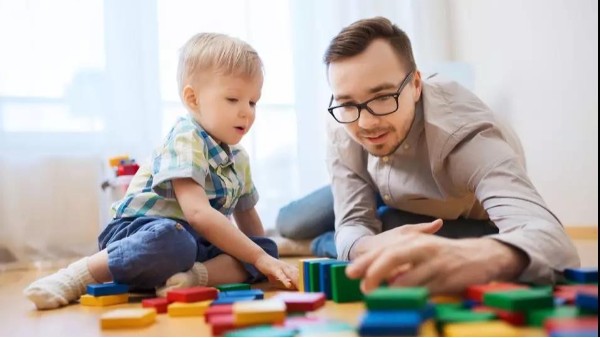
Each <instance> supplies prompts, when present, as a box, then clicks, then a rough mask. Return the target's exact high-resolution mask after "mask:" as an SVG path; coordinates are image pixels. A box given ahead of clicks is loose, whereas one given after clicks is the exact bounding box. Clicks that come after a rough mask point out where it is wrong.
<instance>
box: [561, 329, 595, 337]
mask: <svg viewBox="0 0 600 338" xmlns="http://www.w3.org/2000/svg"><path fill="white" fill-rule="evenodd" d="M550 337H598V329H587V330H578V331H560V330H559V331H552V332H550Z"/></svg>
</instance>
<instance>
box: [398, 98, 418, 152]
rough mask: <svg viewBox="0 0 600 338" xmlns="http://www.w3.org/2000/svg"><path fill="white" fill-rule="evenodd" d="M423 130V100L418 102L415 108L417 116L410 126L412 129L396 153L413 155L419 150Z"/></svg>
mask: <svg viewBox="0 0 600 338" xmlns="http://www.w3.org/2000/svg"><path fill="white" fill-rule="evenodd" d="M423 129H424V123H423V100H422V99H421V100H419V101H417V104H416V106H415V116H414V118H413V121H412V124H411V125H410V129H409V130H408V134H407V135H406V137H405V138H404V140H403V141H402V143H400V146H399V147H398V149H396V151H395V153H402V154H408V153H413V152H414V151H415V150H416V148H417V142H418V141H419V137H420V136H421V133H422V132H423Z"/></svg>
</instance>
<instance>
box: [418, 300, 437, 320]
mask: <svg viewBox="0 0 600 338" xmlns="http://www.w3.org/2000/svg"><path fill="white" fill-rule="evenodd" d="M420 313H421V319H422V320H423V321H426V320H427V319H431V318H433V317H435V304H433V303H427V305H425V307H424V308H423V309H422V310H420Z"/></svg>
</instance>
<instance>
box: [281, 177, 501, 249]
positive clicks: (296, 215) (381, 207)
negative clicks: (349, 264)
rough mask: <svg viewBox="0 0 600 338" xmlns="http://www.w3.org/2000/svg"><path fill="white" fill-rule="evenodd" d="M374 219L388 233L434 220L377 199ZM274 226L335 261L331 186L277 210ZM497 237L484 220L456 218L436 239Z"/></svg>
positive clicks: (446, 224) (495, 228)
mask: <svg viewBox="0 0 600 338" xmlns="http://www.w3.org/2000/svg"><path fill="white" fill-rule="evenodd" d="M375 198H376V201H377V207H378V209H377V217H378V218H379V219H380V220H381V222H382V224H383V231H387V230H390V229H393V228H396V227H399V226H403V225H405V224H416V223H425V222H432V221H434V220H435V219H436V218H435V217H431V216H426V215H419V214H413V213H410V212H407V211H402V210H398V209H394V208H390V207H388V206H386V205H385V204H384V203H383V201H382V200H381V198H380V197H379V196H375ZM275 226H276V227H277V230H278V231H279V233H280V234H281V235H282V236H284V237H287V238H290V239H298V240H300V239H312V238H314V240H313V242H312V245H311V249H312V251H313V254H315V255H318V256H329V257H336V253H335V241H334V236H333V232H334V231H335V214H334V213H333V194H332V192H331V187H330V186H325V187H323V188H321V189H318V190H316V191H314V192H312V193H310V194H308V195H307V196H305V197H302V198H301V199H299V200H297V201H293V202H291V203H290V204H288V205H286V206H284V207H283V208H281V209H280V210H279V214H278V215H277V220H276V222H275ZM496 233H498V228H497V227H496V226H495V225H494V224H493V223H492V222H491V221H487V220H472V219H465V218H459V219H455V220H444V225H443V226H442V228H441V229H440V230H439V231H438V232H437V233H436V235H439V236H442V237H446V238H467V237H482V236H485V235H490V234H496Z"/></svg>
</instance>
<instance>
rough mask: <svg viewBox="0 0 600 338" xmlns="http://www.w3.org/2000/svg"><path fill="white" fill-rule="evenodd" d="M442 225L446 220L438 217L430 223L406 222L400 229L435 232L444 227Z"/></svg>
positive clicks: (403, 230)
mask: <svg viewBox="0 0 600 338" xmlns="http://www.w3.org/2000/svg"><path fill="white" fill-rule="evenodd" d="M442 225H444V221H442V220H441V219H439V218H438V219H436V220H435V221H433V222H428V223H418V224H406V225H403V226H401V227H400V228H398V231H401V232H421V233H426V234H435V233H436V232H438V230H440V229H441V228H442Z"/></svg>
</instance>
